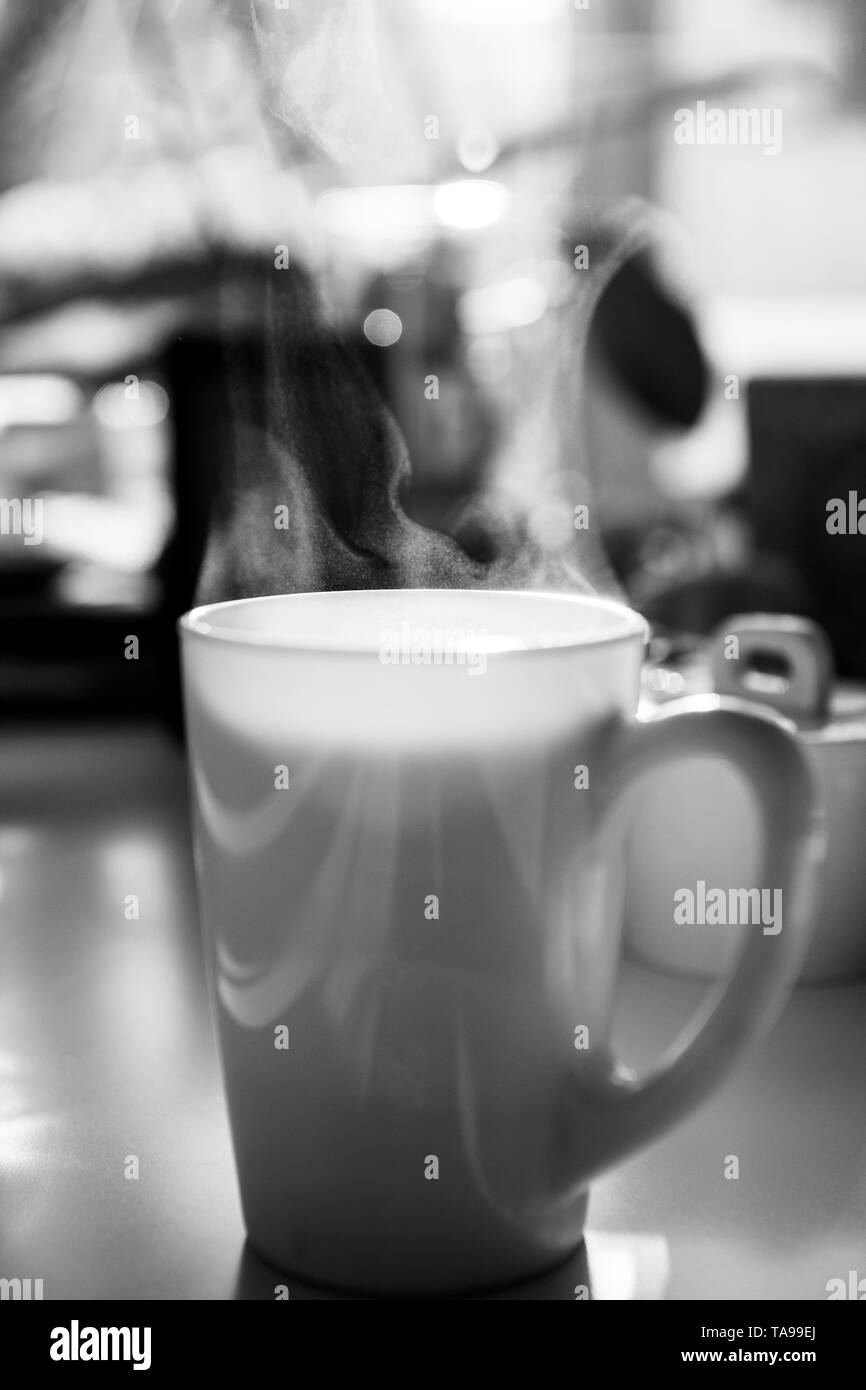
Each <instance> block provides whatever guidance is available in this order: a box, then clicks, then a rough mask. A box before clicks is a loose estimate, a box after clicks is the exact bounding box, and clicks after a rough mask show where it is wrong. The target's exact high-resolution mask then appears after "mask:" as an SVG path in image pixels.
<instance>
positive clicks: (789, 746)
mask: <svg viewBox="0 0 866 1390" xmlns="http://www.w3.org/2000/svg"><path fill="white" fill-rule="evenodd" d="M792 727H793V726H790V725H788V724H787V721H785V720H783V719H781V718H779V717H778V716H777V715H773V714H772V713H771V712H768V711H762V710H761V709H760V708H756V707H755V706H754V705H750V704H748V703H747V702H746V701H745V700H738V699H734V698H730V697H724V696H719V695H702V696H692V697H689V698H687V699H681V700H676V701H672V702H671V703H669V704H667V705H664V706H663V707H662V708H661V709H660V710H659V711H658V712H657V713H655V714H653V715H652V716H651V717H650V718H648V719H640V720H637V721H635V722H632V723H630V724H627V725H625V726H623V727H621V728H620V729H619V730H618V732H617V734H615V735H614V738H613V742H612V744H611V745H610V746H609V749H608V752H607V756H606V758H605V759H604V762H603V764H602V767H601V768H600V769H599V776H598V779H597V780H596V778H595V777H594V779H593V780H594V781H596V786H598V785H599V783H600V782H602V783H603V785H604V792H603V793H602V795H603V804H602V811H601V817H600V821H599V824H598V833H599V835H600V836H602V837H604V836H609V835H610V834H611V833H617V834H622V833H623V830H624V827H623V826H622V825H621V824H620V821H621V818H622V814H623V812H624V810H625V804H624V803H625V800H626V794H627V792H628V791H629V789H630V788H632V787H633V786H634V784H635V782H636V781H637V779H638V778H640V777H643V776H644V775H646V774H648V773H649V774H651V773H653V772H655V771H658V770H659V769H660V768H661V767H662V766H663V765H664V764H666V763H667V762H668V760H669V759H670V758H673V757H682V756H683V755H688V756H689V757H701V756H703V757H712V758H720V757H721V758H724V759H726V760H727V761H728V762H730V763H732V764H733V765H734V766H735V767H737V768H738V769H739V770H740V772H742V773H743V775H744V776H745V778H746V779H747V781H748V783H749V785H750V786H751V788H752V790H753V792H754V794H755V797H756V798H757V802H758V806H759V808H760V811H761V816H762V820H763V824H764V840H765V846H764V856H763V871H762V877H761V879H760V880H759V881H760V883H761V884H762V885H763V886H764V887H772V888H781V890H782V904H783V915H782V928H781V930H780V931H779V933H778V934H776V935H765V933H764V932H763V930H762V929H761V928H760V927H752V926H745V927H744V928H743V931H744V932H745V933H746V935H745V941H744V943H743V946H742V948H741V950H740V951H739V952H738V954H737V957H736V959H735V961H734V963H733V965H732V967H731V971H730V973H729V975H728V977H727V979H726V980H723V981H722V982H721V984H720V985H718V986H717V987H716V988H715V989H714V990H712V991H711V992H710V994H709V996H708V998H707V999H706V1000H705V1001H704V1003H703V1005H702V1006H701V1007H700V1008H699V1009H698V1011H697V1013H696V1014H695V1015H694V1017H693V1018H692V1020H691V1022H690V1023H689V1024H688V1025H687V1026H686V1029H685V1030H684V1032H683V1033H682V1034H681V1035H680V1037H679V1038H678V1039H677V1040H676V1042H675V1043H674V1044H673V1046H672V1047H671V1048H670V1049H669V1050H668V1051H667V1052H666V1053H665V1054H664V1055H663V1057H662V1058H661V1060H660V1061H659V1062H658V1064H657V1065H656V1067H655V1068H654V1069H653V1070H652V1071H651V1072H650V1073H649V1074H648V1075H647V1076H646V1077H645V1078H644V1079H642V1080H636V1079H635V1078H634V1077H633V1076H632V1075H631V1074H630V1073H629V1072H627V1071H626V1070H625V1069H624V1068H623V1067H621V1066H620V1065H619V1064H618V1063H617V1062H616V1061H615V1060H613V1059H611V1058H610V1055H609V1054H608V1055H607V1057H606V1058H605V1060H604V1062H603V1063H602V1066H601V1068H600V1070H599V1071H598V1072H596V1071H595V1069H594V1068H593V1067H592V1066H590V1068H589V1069H588V1070H589V1072H590V1076H587V1075H586V1074H584V1075H583V1076H579V1077H576V1078H575V1082H574V1088H573V1090H572V1091H571V1096H570V1100H569V1103H568V1106H567V1108H568V1110H569V1112H570V1115H569V1120H568V1121H567V1122H566V1124H565V1132H566V1133H567V1132H568V1131H569V1130H573V1132H574V1135H575V1149H574V1156H575V1165H574V1166H572V1170H571V1176H572V1179H574V1178H575V1177H578V1178H580V1179H581V1180H584V1181H589V1180H590V1179H591V1178H592V1177H593V1176H594V1174H596V1173H597V1172H598V1171H600V1170H601V1169H603V1168H605V1167H606V1166H608V1165H609V1164H610V1163H612V1162H616V1161H618V1160H619V1159H621V1158H623V1157H625V1156H627V1155H628V1154H629V1153H631V1152H632V1151H634V1150H635V1149H638V1148H641V1147H643V1146H644V1144H646V1143H647V1142H648V1141H649V1140H651V1139H653V1138H654V1137H655V1136H657V1135H658V1134H659V1133H661V1132H662V1131H663V1130H665V1129H667V1128H669V1127H670V1126H671V1125H673V1124H675V1123H676V1122H677V1121H678V1120H679V1119H681V1118H682V1117H683V1116H684V1115H685V1114H687V1113H688V1111H690V1110H692V1109H693V1108H694V1107H695V1106H696V1105H697V1104H698V1102H699V1101H700V1100H702V1099H703V1098H704V1097H705V1096H706V1094H707V1093H708V1092H709V1091H710V1090H711V1089H712V1088H713V1087H715V1086H716V1085H717V1084H718V1082H719V1081H721V1079H722V1078H723V1076H724V1075H725V1073H727V1072H728V1071H729V1070H730V1069H731V1067H732V1065H733V1063H734V1062H735V1061H736V1060H737V1058H738V1057H739V1056H740V1054H741V1053H742V1052H743V1051H744V1050H745V1049H746V1047H747V1046H748V1045H749V1044H750V1043H752V1042H753V1041H754V1040H755V1039H756V1038H758V1037H760V1036H761V1035H763V1034H764V1033H766V1032H768V1031H769V1029H770V1027H771V1026H772V1024H773V1023H774V1022H775V1020H776V1018H777V1016H778V1014H779V1012H780V1011H781V1008H782V1005H783V1004H784V1002H785V999H786V998H787V995H788V993H789V992H790V988H791V986H792V984H793V981H794V978H795V976H796V974H797V972H798V970H799V967H800V965H801V963H802V960H803V956H804V955H805V950H806V946H807V945H808V940H809V934H810V929H811V924H812V915H813V911H814V907H815V897H816V890H817V886H818V868H819V865H820V861H821V858H822V856H823V849H824V834H823V814H822V812H821V810H820V808H819V803H818V799H817V791H816V788H815V783H814V779H813V775H812V772H811V769H810V767H809V765H808V763H807V761H806V759H805V757H804V755H803V754H802V752H801V751H800V748H799V747H798V745H797V743H796V741H795V739H794V738H793V737H792V736H791V733H790V732H789V731H788V730H789V728H792ZM605 764H606V765H605ZM671 910H673V904H672V905H671ZM589 1057H591V1051H590V1053H589V1054H588V1059H589ZM575 1167H576V1168H577V1169H578V1172H575V1171H574V1169H575Z"/></svg>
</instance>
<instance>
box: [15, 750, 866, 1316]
mask: <svg viewBox="0 0 866 1390" xmlns="http://www.w3.org/2000/svg"><path fill="white" fill-rule="evenodd" d="M186 805H187V803H186V779H185V770H184V764H183V758H182V754H181V751H180V749H179V747H178V746H177V745H176V744H174V743H173V742H172V741H171V739H170V737H169V736H168V735H166V734H163V733H162V732H161V731H160V730H158V729H156V728H149V727H147V726H144V725H142V726H130V727H127V726H122V725H121V726H115V727H108V728H103V727H97V726H93V727H87V726H85V727H82V726H77V727H57V728H50V729H39V730H35V729H33V728H32V727H30V728H26V727H22V728H20V729H7V730H6V731H5V732H4V733H3V735H2V736H0V1190H2V1202H0V1277H5V1278H15V1277H18V1278H31V1279H36V1278H41V1279H42V1280H43V1294H44V1297H45V1298H46V1299H60V1298H72V1299H78V1298H80V1299H95V1298H114V1299H133V1298H141V1299H230V1298H269V1299H270V1298H273V1297H274V1288H275V1285H276V1284H277V1283H280V1282H283V1283H288V1286H289V1289H290V1296H291V1297H292V1298H328V1297H336V1295H332V1294H327V1293H324V1292H322V1291H317V1290H314V1289H310V1288H307V1287H304V1286H303V1285H301V1284H299V1283H298V1282H297V1281H296V1280H292V1279H286V1277H285V1276H281V1275H279V1274H278V1273H275V1271H274V1270H272V1269H270V1268H268V1267H267V1266H266V1265H264V1264H263V1263H262V1262H261V1261H259V1260H258V1258H257V1257H256V1256H255V1255H254V1254H253V1253H252V1252H251V1251H249V1250H248V1249H247V1247H246V1246H245V1244H244V1233H243V1226H242V1222H241V1214H240V1207H239V1203H238V1197H237V1191H236V1186H235V1178H234V1170H233V1164H232V1156H231V1148H230V1140H229V1133H228V1126H227V1120H226V1114H225V1109H224V1105H223V1101H222V1095H221V1088H220V1078H219V1071H218V1064H217V1060H216V1052H215V1045H214V1041H213V1034H212V1029H211V1022H210V1013H209V1006H208V997H207V990H206V985H205V980H204V974H203V967H202V958H201V949H200V939H199V929H198V923H197V917H196V907H195V897H194V886H193V879H192V861H191V851H190V844H189V831H188V823H187V809H186ZM130 894H136V895H137V896H138V899H139V917H138V920H127V917H126V916H125V903H126V901H127V898H128V895H130ZM701 993H702V989H701V987H700V986H699V985H697V984H695V983H694V982H691V981H686V980H679V979H675V978H672V977H668V976H665V975H662V974H657V973H653V972H650V971H647V970H644V969H642V968H639V967H637V966H635V965H632V964H629V963H626V964H625V965H624V966H623V969H622V972H621V978H620V990H619V999H618V1012H617V1024H616V1031H615V1038H616V1042H617V1044H618V1046H619V1050H620V1052H621V1054H622V1056H623V1058H624V1060H625V1061H626V1062H627V1063H629V1064H631V1065H633V1066H635V1067H636V1068H638V1069H642V1068H645V1067H647V1066H648V1065H649V1063H650V1061H651V1059H652V1058H653V1057H654V1056H657V1055H659V1054H660V1053H661V1052H662V1051H663V1050H664V1048H665V1046H666V1045H667V1044H668V1043H669V1042H670V1041H671V1040H672V1038H673V1036H674V1035H675V1033H676V1031H677V1029H678V1027H679V1026H680V1025H681V1023H683V1022H685V1020H686V1019H687V1018H688V1016H689V1015H690V1013H691V1012H692V1011H693V1009H694V1008H695V1005H696V1003H697V1001H698V1000H699V998H700V996H701ZM133 1155H134V1156H135V1157H136V1158H137V1159H138V1165H139V1176H138V1179H137V1180H131V1179H129V1178H127V1177H126V1176H125V1173H124V1170H125V1166H126V1167H127V1168H128V1166H129V1165H128V1164H127V1160H128V1158H129V1157H130V1156H133ZM728 1155H736V1156H737V1157H738V1159H739V1177H738V1178H737V1179H736V1180H732V1179H729V1178H726V1177H725V1163H726V1157H727V1156H728ZM849 1270H857V1271H859V1275H858V1277H863V1276H866V981H861V982H859V983H856V984H847V985H841V986H839V985H836V986H824V987H821V988H817V987H813V988H801V989H798V990H797V991H796V992H795V994H794V995H793V997H792V999H791V1001H790V1003H789V1004H788V1006H787V1009H786V1010H785V1013H784V1014H783V1016H782V1018H781V1020H780V1022H779V1023H778V1024H777V1026H776V1028H775V1029H774V1031H773V1032H772V1034H771V1035H770V1037H769V1038H768V1039H767V1041H765V1042H764V1043H763V1044H762V1045H761V1046H760V1047H758V1048H757V1049H756V1050H754V1051H753V1052H752V1053H751V1054H750V1055H749V1057H748V1058H747V1059H746V1060H745V1061H744V1062H743V1063H741V1064H740V1066H739V1068H738V1069H737V1071H736V1073H735V1074H734V1075H733V1077H732V1078H731V1079H730V1080H729V1081H728V1082H727V1083H726V1084H725V1085H724V1087H723V1088H722V1089H720V1090H719V1091H717V1092H716V1093H715V1095H714V1096H712V1097H711V1098H710V1099H709V1100H708V1101H706V1102H705V1103H704V1105H703V1106H702V1108H701V1109H700V1110H698V1111H697V1112H695V1114H694V1115H693V1116H692V1117H691V1118H690V1119H689V1120H688V1121H686V1122H685V1123H683V1124H681V1125H680V1126H679V1127H678V1128H677V1129H675V1130H674V1131H672V1132H671V1133H670V1134H669V1135H667V1136H666V1137H665V1138H664V1139H662V1140H661V1141H660V1142H658V1143H657V1144H656V1145H655V1146H654V1147H652V1148H651V1149H649V1150H648V1151H647V1152H645V1153H644V1154H642V1155H640V1156H638V1157H637V1158H634V1159H633V1160H631V1161H630V1162H628V1163H626V1164H624V1165H623V1166H621V1167H620V1168H618V1169H616V1170H615V1171H613V1172H612V1173H610V1174H608V1175H607V1176H606V1177H605V1178H604V1179H602V1180H601V1181H599V1182H598V1183H597V1184H596V1185H595V1187H594V1188H593V1192H592V1197H591V1201H590V1209H589V1236H588V1240H587V1243H586V1247H585V1249H584V1250H582V1251H580V1252H579V1253H578V1254H577V1255H576V1256H575V1257H574V1258H573V1259H572V1261H571V1262H570V1263H569V1264H567V1265H565V1266H562V1267H561V1268H560V1269H559V1270H556V1271H554V1272H553V1273H552V1274H550V1275H548V1276H546V1277H545V1278H544V1279H542V1280H539V1281H535V1282H534V1283H532V1284H530V1285H526V1286H524V1287H522V1288H521V1289H519V1290H510V1291H508V1292H507V1293H503V1294H501V1295H498V1296H499V1297H509V1298H514V1297H518V1298H535V1299H563V1298H568V1299H573V1298H574V1288H575V1285H576V1284H580V1283H588V1284H589V1285H590V1286H591V1289H592V1296H593V1297H594V1298H604V1299H608V1298H616V1299H633V1298H639V1299H647V1298H650V1299H657V1298H671V1299H711V1298H723V1299H745V1298H759V1299H777V1298H778V1299H823V1298H826V1297H827V1293H826V1286H827V1281H828V1280H830V1279H834V1278H842V1279H845V1280H846V1281H847V1278H848V1272H849Z"/></svg>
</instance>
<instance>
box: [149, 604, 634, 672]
mask: <svg viewBox="0 0 866 1390" xmlns="http://www.w3.org/2000/svg"><path fill="white" fill-rule="evenodd" d="M418 593H423V594H440V595H442V596H443V597H446V596H447V597H451V596H453V595H454V594H473V595H491V596H495V597H497V598H505V599H509V598H521V599H527V598H528V599H531V600H536V599H537V600H539V601H543V602H545V603H550V602H556V603H563V604H567V605H571V604H578V605H581V606H586V607H591V608H595V609H602V610H606V611H607V612H609V613H611V614H616V616H617V617H618V618H619V619H620V620H621V625H620V626H619V627H618V628H611V629H610V630H609V631H607V632H603V633H600V634H597V635H590V636H586V637H579V636H574V637H569V636H568V635H567V634H565V635H563V636H562V638H561V640H555V641H552V642H550V641H548V642H547V643H546V644H541V643H539V644H538V645H537V646H525V645H521V644H520V640H519V639H518V638H516V637H515V638H514V639H513V641H512V640H511V639H508V638H505V639H503V643H502V645H501V646H497V647H496V648H495V649H494V650H493V651H491V652H490V653H489V655H490V656H497V657H498V656H521V655H522V656H529V655H540V654H543V653H547V654H548V655H549V654H551V653H556V652H559V653H563V652H575V651H581V650H583V649H585V648H592V647H601V646H610V645H611V644H613V643H616V642H623V641H632V640H633V639H634V638H635V637H640V638H641V639H642V641H643V643H644V644H646V642H647V641H648V639H649V624H648V623H647V621H646V619H645V618H643V617H642V616H641V615H640V614H639V613H637V612H635V610H634V609H633V608H629V606H628V605H627V604H625V603H620V602H619V601H618V600H617V599H609V598H604V597H601V596H597V595H595V594H569V593H557V592H555V591H553V590H544V589H541V590H535V589H464V588H451V589H444V588H441V587H437V588H429V589H428V588H411V589H405V588H400V589H313V590H304V591H303V592H301V593H289V594H259V595H255V596H253V597H251V598H239V599H221V600H219V601H217V602H215V603H203V604H197V605H196V606H195V607H193V608H190V609H188V611H187V612H186V613H183V614H182V615H181V616H180V617H179V618H178V619H177V622H176V630H177V632H178V633H179V635H180V636H181V637H183V636H184V635H187V636H190V637H196V638H199V639H202V640H204V641H206V642H217V643H220V644H224V645H227V646H234V647H238V648H246V647H254V648H256V649H257V650H266V651H278V652H292V653H295V654H298V655H301V654H309V655H317V656H318V655H330V656H370V655H371V654H375V650H376V649H375V647H374V646H372V645H371V644H370V643H369V642H365V643H354V644H353V643H352V642H351V641H349V642H347V641H345V640H340V639H336V640H335V639H330V640H329V639H328V638H327V636H325V637H324V638H323V640H322V641H312V640H310V638H309V636H308V635H306V634H305V635H304V636H303V637H298V638H296V639H294V640H293V638H292V636H291V634H289V635H287V636H286V637H283V636H280V637H279V638H275V637H274V636H273V635H272V634H271V633H268V632H257V631H256V630H255V629H254V628H251V629H244V628H236V627H227V626H220V625H219V623H218V622H214V621H212V615H215V614H218V613H219V611H220V610H222V609H226V608H229V607H232V608H247V607H249V608H254V607H256V606H259V605H264V604H268V603H271V602H273V601H275V600H277V599H281V600H283V601H286V600H289V601H291V600H293V599H297V600H298V601H301V602H302V601H303V600H305V599H307V600H309V599H311V598H316V597H319V596H321V595H327V596H328V597H329V598H333V597H334V596H335V595H339V594H346V595H358V594H371V595H372V594H375V595H379V596H382V595H390V596H392V597H397V596H400V595H409V594H418Z"/></svg>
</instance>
